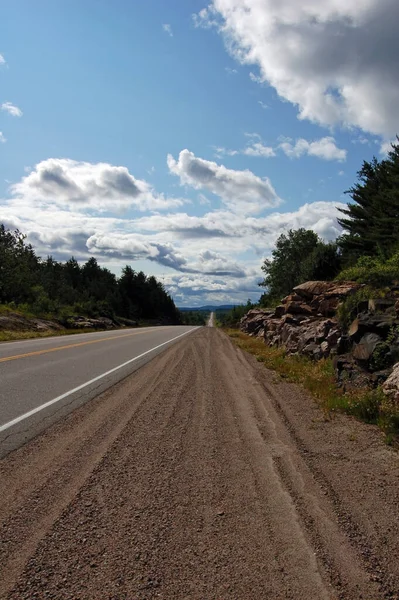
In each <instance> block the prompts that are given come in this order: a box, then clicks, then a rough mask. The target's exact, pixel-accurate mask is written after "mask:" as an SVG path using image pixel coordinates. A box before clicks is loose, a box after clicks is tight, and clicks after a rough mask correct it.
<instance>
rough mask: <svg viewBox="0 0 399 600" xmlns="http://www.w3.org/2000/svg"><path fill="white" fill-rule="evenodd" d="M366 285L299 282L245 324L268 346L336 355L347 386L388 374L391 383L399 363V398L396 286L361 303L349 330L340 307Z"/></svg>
mask: <svg viewBox="0 0 399 600" xmlns="http://www.w3.org/2000/svg"><path fill="white" fill-rule="evenodd" d="M361 287H362V285H361V284H358V283H356V282H353V281H346V282H328V281H308V282H306V283H303V284H301V285H298V286H297V287H295V288H294V289H293V291H292V293H291V294H290V295H289V296H287V297H286V298H283V300H282V301H281V304H280V305H279V306H277V307H276V308H275V309H258V308H257V309H253V310H250V311H249V312H248V313H247V314H246V315H245V316H244V317H243V318H242V319H241V322H240V329H241V330H242V331H243V332H245V333H248V334H249V335H251V336H256V337H258V338H261V339H263V340H264V341H265V343H266V344H267V345H269V346H277V347H280V346H281V347H284V348H285V350H286V352H287V354H290V355H292V354H301V355H304V356H307V357H308V358H310V359H312V360H320V359H322V358H328V357H331V358H333V362H334V367H335V370H336V375H337V380H338V382H339V384H340V385H341V386H344V387H345V388H346V387H363V386H365V385H367V386H371V387H375V386H377V385H379V384H381V383H383V382H384V381H386V380H387V379H388V377H389V380H390V381H391V384H390V385H391V387H392V385H394V384H393V383H392V381H393V380H392V379H391V377H390V374H391V372H392V367H393V365H395V363H398V364H397V365H396V367H395V368H396V369H397V375H396V378H395V379H394V381H396V387H395V386H394V387H395V389H396V390H397V398H398V399H399V362H398V361H399V317H398V313H399V299H398V290H396V289H392V290H391V291H390V293H389V295H388V297H386V298H376V299H370V300H366V301H361V302H359V304H358V306H357V315H356V318H355V319H354V320H353V321H352V323H351V324H350V326H349V328H348V329H347V330H344V329H343V327H342V326H341V325H340V324H339V321H338V318H337V310H338V308H339V306H340V305H341V303H342V302H343V301H345V299H346V298H348V296H350V295H352V294H355V293H356V292H357V291H358V290H359V289H360V288H361ZM389 380H388V381H389ZM387 384H388V382H387ZM391 387H390V388H389V389H390V392H389V393H390V394H391V395H392V393H393V392H392V389H391Z"/></svg>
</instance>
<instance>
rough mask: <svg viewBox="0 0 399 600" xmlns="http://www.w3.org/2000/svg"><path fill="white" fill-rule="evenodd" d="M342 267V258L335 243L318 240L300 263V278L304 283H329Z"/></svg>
mask: <svg viewBox="0 0 399 600" xmlns="http://www.w3.org/2000/svg"><path fill="white" fill-rule="evenodd" d="M341 267H342V258H341V254H340V251H339V248H338V245H337V244H336V243H335V242H330V243H328V244H326V243H324V242H323V241H322V240H319V242H318V243H317V246H316V247H315V248H313V250H312V251H311V253H310V254H309V255H308V256H307V257H306V258H305V259H304V260H303V261H302V264H301V270H300V278H301V280H302V282H304V281H325V280H327V281H329V280H331V279H334V277H336V275H337V274H338V273H339V271H340V270H341Z"/></svg>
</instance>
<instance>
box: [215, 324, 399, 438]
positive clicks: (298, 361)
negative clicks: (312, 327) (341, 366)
mask: <svg viewBox="0 0 399 600" xmlns="http://www.w3.org/2000/svg"><path fill="white" fill-rule="evenodd" d="M224 331H225V333H226V334H227V335H229V336H230V338H231V339H232V340H233V342H234V343H235V344H236V345H237V346H238V347H239V348H241V349H242V350H244V351H246V352H248V353H249V354H252V355H254V356H255V357H256V360H257V361H259V362H261V363H263V364H264V365H265V367H267V368H268V369H271V370H273V371H275V372H276V373H277V374H278V375H279V376H280V377H281V379H283V380H286V381H288V382H291V383H296V384H300V385H302V386H303V387H304V388H305V390H307V391H308V392H310V394H311V395H312V396H313V397H314V398H315V399H316V401H317V403H318V404H319V406H320V407H321V409H322V410H323V413H324V416H325V418H326V419H330V418H332V417H333V416H334V414H336V413H339V412H341V413H346V414H348V415H352V416H354V417H356V418H358V419H360V420H362V421H365V422H366V423H372V424H376V425H378V426H379V427H380V428H381V430H382V431H383V432H384V435H385V440H386V442H387V443H388V444H393V445H396V446H397V447H399V407H398V406H395V405H394V404H393V403H392V402H390V401H389V400H388V398H387V397H386V396H385V395H384V394H383V392H382V390H381V389H380V388H377V389H373V390H370V389H356V390H354V389H353V390H349V391H344V390H343V389H342V388H338V387H337V384H336V380H335V374H334V367H333V363H332V360H330V359H325V360H320V361H317V362H315V361H311V360H309V359H308V358H306V357H304V356H299V355H292V356H290V355H287V354H286V353H285V351H284V348H276V347H270V346H266V344H265V343H264V342H263V340H261V339H259V338H255V337H251V336H249V335H247V334H246V333H242V332H241V331H237V330H236V329H224Z"/></svg>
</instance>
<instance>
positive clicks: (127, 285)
mask: <svg viewBox="0 0 399 600" xmlns="http://www.w3.org/2000/svg"><path fill="white" fill-rule="evenodd" d="M11 303H12V306H14V307H15V308H20V309H22V310H23V311H24V313H25V314H26V313H27V312H30V313H31V314H33V315H37V316H41V317H49V318H51V317H56V318H58V319H60V320H62V321H65V322H67V321H68V317H71V316H73V315H76V314H81V315H86V316H89V317H98V316H105V317H109V318H114V317H115V315H118V316H120V317H122V318H126V319H138V318H140V319H147V320H159V321H164V320H167V322H170V323H179V322H180V314H179V311H178V310H177V308H176V306H175V304H174V302H173V300H172V298H171V297H170V296H169V294H168V293H167V292H166V291H165V289H164V287H163V285H162V284H161V283H160V282H159V281H157V280H156V279H155V277H152V276H150V277H147V276H146V275H145V274H144V273H143V272H141V271H140V272H139V273H136V272H135V271H133V269H132V268H131V267H130V266H128V265H127V266H126V267H125V268H124V269H123V271H122V275H121V277H120V278H119V279H118V278H117V277H116V276H115V275H114V274H113V273H111V271H109V270H108V269H106V268H104V267H100V265H99V264H98V263H97V260H96V259H95V258H94V257H92V258H90V259H89V260H88V261H87V262H86V263H85V264H84V265H80V264H79V263H78V262H77V260H75V258H73V257H72V258H70V259H69V260H67V261H66V262H65V263H61V262H58V261H56V260H54V259H53V258H52V257H51V256H49V257H47V259H46V260H42V259H40V258H39V257H37V256H36V254H35V251H34V249H33V248H32V246H31V245H30V244H27V243H26V241H25V236H24V235H22V234H21V233H20V232H19V231H9V230H6V229H5V227H4V225H0V305H7V306H11Z"/></svg>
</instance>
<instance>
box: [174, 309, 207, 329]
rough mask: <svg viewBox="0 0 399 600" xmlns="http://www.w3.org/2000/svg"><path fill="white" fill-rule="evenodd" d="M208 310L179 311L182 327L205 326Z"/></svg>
mask: <svg viewBox="0 0 399 600" xmlns="http://www.w3.org/2000/svg"><path fill="white" fill-rule="evenodd" d="M209 315H210V313H209V311H208V310H181V311H180V318H181V323H182V325H194V326H200V325H206V324H207V322H208V319H209Z"/></svg>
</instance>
